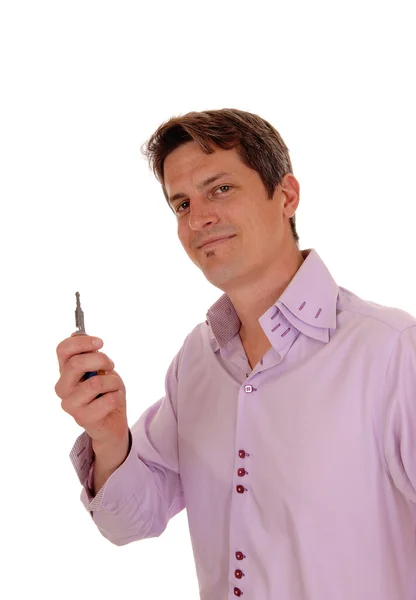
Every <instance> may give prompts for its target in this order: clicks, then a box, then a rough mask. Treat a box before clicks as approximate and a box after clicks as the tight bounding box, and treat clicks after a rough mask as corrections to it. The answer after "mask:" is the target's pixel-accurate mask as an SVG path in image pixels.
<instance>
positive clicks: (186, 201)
mask: <svg viewBox="0 0 416 600" xmlns="http://www.w3.org/2000/svg"><path fill="white" fill-rule="evenodd" d="M184 204H189V200H185V202H182V204H178V206H177V207H176V210H175V212H177V213H178V212H182V211H180V210H179V209H180V207H181V206H183V205H184Z"/></svg>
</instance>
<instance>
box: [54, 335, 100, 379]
mask: <svg viewBox="0 0 416 600" xmlns="http://www.w3.org/2000/svg"><path fill="white" fill-rule="evenodd" d="M95 340H98V342H95ZM103 344H104V342H103V341H102V340H101V339H100V338H94V337H93V336H91V335H84V334H78V333H77V332H75V334H72V335H71V337H69V338H67V339H65V340H63V341H62V342H61V343H60V344H58V346H57V348H56V354H57V356H58V363H59V372H60V373H62V371H63V369H64V367H65V365H66V363H67V362H68V360H69V359H70V358H71V357H72V356H74V355H75V354H82V353H83V352H96V351H97V350H98V349H99V348H101V347H102V346H103Z"/></svg>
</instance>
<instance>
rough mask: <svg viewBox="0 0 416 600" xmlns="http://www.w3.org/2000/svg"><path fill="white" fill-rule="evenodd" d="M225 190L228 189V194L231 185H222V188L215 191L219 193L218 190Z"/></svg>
mask: <svg viewBox="0 0 416 600" xmlns="http://www.w3.org/2000/svg"><path fill="white" fill-rule="evenodd" d="M224 188H226V190H225V191H226V192H228V190H230V189H231V185H220V187H218V188H217V189H216V190H215V191H216V192H217V191H218V190H224Z"/></svg>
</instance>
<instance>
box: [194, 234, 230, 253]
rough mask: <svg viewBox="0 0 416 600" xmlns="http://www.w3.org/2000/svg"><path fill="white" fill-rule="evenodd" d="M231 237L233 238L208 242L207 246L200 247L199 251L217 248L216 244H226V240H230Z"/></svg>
mask: <svg viewBox="0 0 416 600" xmlns="http://www.w3.org/2000/svg"><path fill="white" fill-rule="evenodd" d="M233 237H235V236H234V235H230V236H228V237H225V238H221V239H219V240H215V241H213V242H209V243H208V244H204V245H203V246H201V248H200V250H209V249H210V248H213V247H214V246H217V245H218V244H222V243H223V242H228V240H230V239H231V238H233Z"/></svg>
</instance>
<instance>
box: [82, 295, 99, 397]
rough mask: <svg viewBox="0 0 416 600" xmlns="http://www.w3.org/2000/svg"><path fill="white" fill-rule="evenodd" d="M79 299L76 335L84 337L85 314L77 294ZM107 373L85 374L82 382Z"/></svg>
mask: <svg viewBox="0 0 416 600" xmlns="http://www.w3.org/2000/svg"><path fill="white" fill-rule="evenodd" d="M75 296H76V298H77V307H76V309H75V327H76V328H77V331H76V335H83V334H85V333H86V331H85V323H84V312H83V310H82V308H81V302H80V300H79V292H76V293H75ZM104 374H105V371H89V372H88V373H85V374H84V375H83V376H82V378H81V380H80V381H86V380H87V379H89V378H90V377H94V375H104ZM103 395H104V394H98V396H96V397H95V398H101V396H103Z"/></svg>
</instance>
